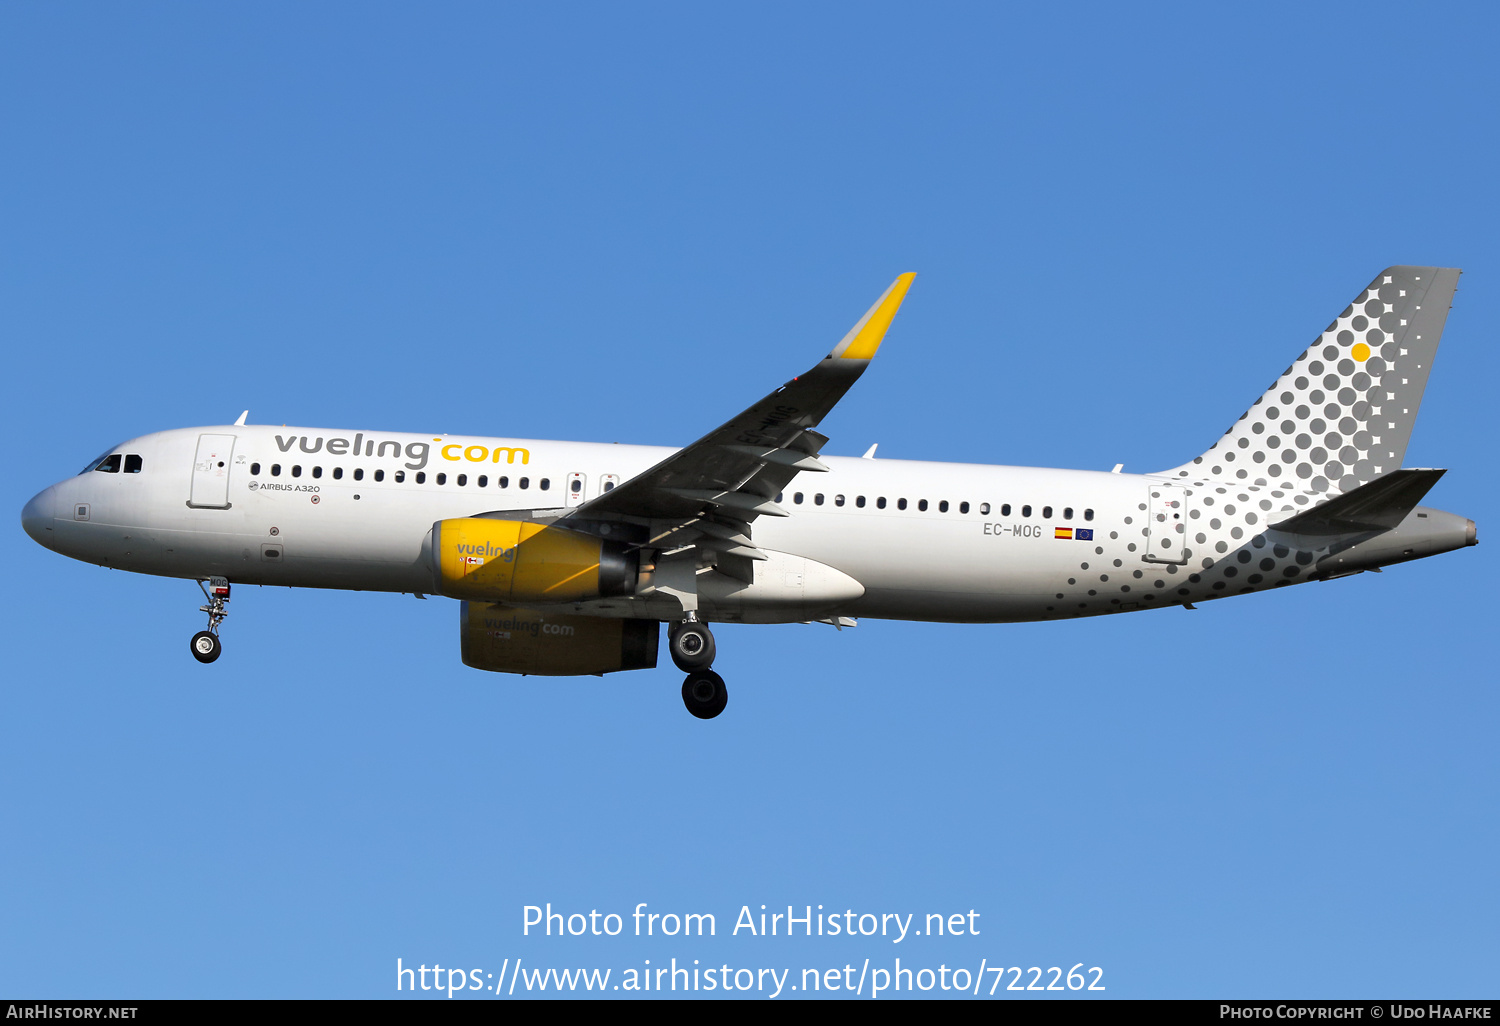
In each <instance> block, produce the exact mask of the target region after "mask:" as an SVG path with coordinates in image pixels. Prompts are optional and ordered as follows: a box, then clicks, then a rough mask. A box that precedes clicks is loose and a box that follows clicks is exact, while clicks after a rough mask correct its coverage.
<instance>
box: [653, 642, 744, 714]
mask: <svg viewBox="0 0 1500 1026" xmlns="http://www.w3.org/2000/svg"><path fill="white" fill-rule="evenodd" d="M667 650H668V651H669V652H671V653H672V662H674V663H676V664H677V668H678V669H679V670H683V671H684V672H686V673H687V680H685V681H683V682H682V704H683V705H685V706H687V711H688V712H690V713H692V714H693V715H694V716H696V717H698V718H699V719H700V720H711V719H713V718H714V717H715V716H717V715H719V713H721V712H723V711H724V706H725V705H726V704H727V703H728V702H729V689H728V688H726V687H725V686H724V678H723V677H720V676H719V675H718V674H717V673H714V672H713V671H712V670H710V669H709V667H710V666H712V665H713V662H714V655H715V646H714V636H713V633H712V632H711V631H709V629H708V627H707V626H706V625H705V624H701V623H699V622H698V620H697V618H696V617H693V618H691V619H688V620H684V621H682V622H681V623H674V624H673V625H672V626H671V627H669V628H668V629H667Z"/></svg>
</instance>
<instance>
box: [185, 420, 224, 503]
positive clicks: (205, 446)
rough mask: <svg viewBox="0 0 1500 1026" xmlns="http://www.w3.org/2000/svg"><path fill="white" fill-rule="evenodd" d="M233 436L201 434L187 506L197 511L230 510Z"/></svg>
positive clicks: (194, 459) (194, 460)
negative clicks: (230, 469) (230, 470)
mask: <svg viewBox="0 0 1500 1026" xmlns="http://www.w3.org/2000/svg"><path fill="white" fill-rule="evenodd" d="M234 440H235V436H234V435H199V436H198V453H197V455H196V456H195V457H194V458H193V484H192V491H191V492H190V493H189V496H188V505H189V506H192V507H193V508H194V509H228V508H229V467H230V463H231V460H230V457H232V456H233V455H234Z"/></svg>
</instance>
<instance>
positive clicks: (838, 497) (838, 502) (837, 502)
mask: <svg viewBox="0 0 1500 1026" xmlns="http://www.w3.org/2000/svg"><path fill="white" fill-rule="evenodd" d="M833 504H834V505H835V506H842V505H843V504H844V497H843V496H842V495H835V496H834V497H833Z"/></svg>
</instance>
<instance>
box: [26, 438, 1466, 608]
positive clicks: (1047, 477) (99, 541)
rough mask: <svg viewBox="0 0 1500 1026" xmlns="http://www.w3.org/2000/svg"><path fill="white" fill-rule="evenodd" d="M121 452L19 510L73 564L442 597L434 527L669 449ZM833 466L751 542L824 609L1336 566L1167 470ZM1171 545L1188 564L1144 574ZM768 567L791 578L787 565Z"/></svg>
mask: <svg viewBox="0 0 1500 1026" xmlns="http://www.w3.org/2000/svg"><path fill="white" fill-rule="evenodd" d="M205 438H208V439H210V440H213V439H218V441H216V442H214V443H213V444H210V443H209V442H205V441H204V439H205ZM356 446H357V452H356ZM112 452H115V453H120V454H125V455H126V456H130V455H135V456H139V457H140V461H139V467H140V469H139V472H136V473H126V472H123V470H122V471H121V472H113V473H107V472H102V471H87V472H84V473H82V474H79V475H78V476H76V477H73V478H70V479H68V480H65V481H62V482H60V483H59V484H56V485H54V486H52V487H51V488H48V489H47V490H45V491H44V492H42V493H41V494H40V495H38V496H37V497H36V498H35V499H33V500H32V502H31V503H30V504H28V506H27V508H26V511H25V513H24V514H23V520H24V521H25V524H26V528H27V531H28V532H29V533H31V534H32V536H33V537H35V538H37V540H39V541H41V542H42V543H43V544H44V545H46V546H48V547H49V548H52V549H54V550H56V551H58V552H61V553H63V554H65V555H69V556H72V557H74V558H77V559H82V560H86V561H89V562H94V563H98V564H101V565H105V566H110V567H115V568H118V569H123V570H132V571H137V572H140V573H149V574H157V575H162V576H169V577H184V578H199V579H204V578H210V577H225V578H228V579H229V580H230V581H232V582H234V583H244V584H269V585H286V586H293V587H317V588H343V589H354V590H370V591H391V592H411V593H419V594H427V593H432V592H434V591H435V590H436V589H435V586H434V580H433V571H432V564H431V558H430V553H429V552H428V550H427V546H428V544H429V541H428V539H429V537H430V532H431V530H432V526H433V524H434V522H436V521H439V520H444V519H448V518H458V517H470V516H474V515H476V514H481V513H487V512H495V511H504V510H524V511H527V513H528V514H529V513H530V512H531V511H534V510H563V509H567V508H569V507H571V506H575V505H578V504H579V503H580V502H582V501H585V500H587V499H589V498H592V497H593V496H595V495H597V494H599V491H600V489H601V488H603V487H604V486H605V484H606V483H608V484H614V483H618V482H622V481H625V480H628V479H629V478H631V477H632V476H634V475H637V474H639V473H641V472H642V471H645V470H647V469H648V468H650V467H652V466H653V465H655V464H657V463H658V462H660V461H661V460H662V459H663V458H665V457H666V456H668V455H669V454H670V453H671V452H673V450H672V449H668V448H660V447H653V446H637V445H619V444H596V443H578V442H553V441H540V440H527V439H494V438H474V437H448V436H445V437H435V436H431V435H413V434H402V433H393V432H354V431H329V430H323V429H305V428H289V427H263V426H232V427H214V428H185V429H181V430H175V431H165V432H161V433H157V434H152V435H147V436H144V437H141V438H138V439H134V440H132V441H130V442H127V443H125V444H123V445H121V446H117V447H116V448H115V449H114V450H112ZM208 457H212V458H211V459H210V458H208ZM823 462H824V463H826V464H827V466H828V467H829V472H827V473H802V474H799V475H798V476H797V477H796V478H795V479H794V480H793V482H792V483H791V485H790V486H788V488H787V490H786V492H785V493H784V495H783V496H782V497H781V499H780V504H781V505H782V506H783V507H784V508H785V509H786V510H787V511H788V512H790V514H791V515H790V516H787V517H772V516H762V517H760V518H759V519H757V520H756V521H755V524H754V529H753V530H754V542H755V544H756V546H758V547H760V548H762V549H766V550H770V551H772V552H774V553H791V554H795V555H796V556H798V557H802V558H805V559H807V560H812V561H816V563H819V564H823V565H826V566H828V567H832V568H834V569H835V570H837V571H840V572H841V573H842V574H844V575H847V576H848V577H850V578H853V579H854V580H855V581H857V582H858V583H859V585H862V586H863V594H862V595H859V596H858V597H857V598H851V599H849V600H847V601H844V602H842V603H841V604H840V606H839V607H838V608H831V609H827V610H823V611H820V613H819V615H838V616H855V617H857V616H869V617H883V618H891V619H908V620H940V621H955V622H1000V621H1020V620H1040V619H1054V618H1062V617H1071V616H1080V615H1094V614H1098V613H1110V612H1121V611H1125V610H1129V609H1140V608H1150V607H1153V606H1157V605H1169V604H1182V603H1187V602H1193V601H1201V600H1204V599H1209V598H1217V597H1221V596H1224V595H1230V594H1239V593H1242V592H1245V591H1257V590H1265V589H1269V588H1271V587H1273V586H1275V585H1280V584H1290V583H1297V582H1300V581H1303V580H1306V579H1308V575H1309V573H1311V572H1313V570H1314V569H1315V567H1314V563H1315V561H1316V560H1317V559H1318V558H1321V557H1322V556H1323V555H1325V554H1326V550H1317V549H1311V548H1306V547H1305V542H1304V547H1299V545H1298V544H1297V543H1296V540H1295V539H1279V538H1278V537H1277V536H1276V532H1275V531H1274V528H1273V527H1272V525H1273V524H1274V521H1275V520H1276V519H1278V518H1279V517H1281V516H1285V515H1289V514H1290V513H1291V512H1295V511H1298V510H1301V509H1303V508H1306V505H1307V504H1308V503H1309V502H1312V501H1313V500H1314V498H1315V497H1314V496H1313V495H1312V494H1311V493H1300V492H1283V491H1281V490H1272V489H1269V488H1266V487H1260V488H1254V487H1248V486H1246V485H1244V484H1243V483H1239V484H1235V483H1230V482H1216V481H1209V480H1186V479H1177V480H1169V479H1168V478H1166V477H1165V476H1164V475H1151V476H1141V475H1128V474H1112V473H1103V472H1095V471H1079V470H1053V469H1040V468H1027V467H1005V466H981V465H969V464H955V463H925V462H914V461H907V460H885V459H852V458H841V457H825V458H824V460H823ZM217 463H221V464H222V466H215V465H214V464H217ZM131 465H133V464H131ZM377 477H379V478H380V480H376V478H377ZM356 478H357V479H356ZM398 478H399V479H398ZM481 479H482V482H483V483H481ZM575 482H576V484H575ZM1164 487H1165V488H1169V489H1172V490H1173V491H1172V492H1171V494H1172V495H1175V496H1177V497H1178V498H1179V500H1180V502H1179V505H1178V506H1176V507H1173V509H1174V510H1175V512H1174V513H1172V514H1171V516H1172V517H1173V518H1177V519H1178V523H1177V524H1173V523H1171V522H1169V521H1167V520H1166V519H1164V518H1163V519H1159V520H1158V526H1157V527H1155V528H1154V530H1155V531H1156V535H1155V536H1154V537H1153V535H1152V533H1151V532H1152V530H1153V528H1152V526H1151V524H1150V523H1149V521H1148V516H1154V515H1155V514H1156V513H1157V512H1158V511H1157V510H1156V508H1155V507H1153V506H1150V505H1149V504H1150V503H1151V502H1152V501H1153V500H1152V492H1153V489H1157V490H1158V492H1159V490H1160V489H1163V488H1164ZM1148 510H1149V512H1148ZM1428 514H1431V515H1432V516H1434V517H1438V518H1448V520H1451V521H1454V522H1455V523H1457V522H1458V518H1455V517H1452V516H1451V515H1449V514H1443V513H1438V512H1437V511H1423V514H1422V515H1423V519H1424V520H1426V519H1427V516H1428ZM1434 523H1435V522H1434ZM1443 523H1444V527H1445V528H1452V527H1453V525H1451V524H1449V523H1448V521H1444V522H1443ZM1463 523H1467V522H1463ZM1453 529H1454V530H1458V532H1459V533H1458V535H1456V537H1458V538H1459V540H1458V541H1456V542H1455V543H1454V544H1452V545H1448V544H1446V543H1444V544H1443V545H1442V546H1441V547H1440V548H1438V549H1434V550H1433V551H1441V550H1442V549H1444V548H1449V547H1454V548H1456V547H1460V546H1461V545H1463V544H1465V542H1464V541H1463V540H1462V530H1461V528H1453ZM1173 531H1175V532H1176V535H1175V538H1171V537H1168V534H1169V533H1170V532H1173ZM1470 531H1471V532H1472V527H1471V528H1470ZM1450 533H1451V532H1450ZM1157 544H1159V545H1161V546H1162V547H1163V548H1166V549H1168V550H1169V551H1168V552H1167V553H1166V557H1165V558H1170V559H1173V560H1176V561H1174V562H1150V561H1147V560H1146V558H1145V556H1146V553H1147V552H1148V551H1150V550H1151V547H1152V546H1153V545H1157ZM1420 554H1421V555H1427V554H1430V552H1426V551H1424V552H1422V553H1420ZM1393 561H1394V560H1393ZM759 566H760V567H761V568H764V569H762V570H761V571H759V572H763V573H766V572H770V573H775V572H779V567H778V565H777V564H776V563H775V562H774V561H773V562H772V564H770V565H769V566H768V565H767V564H766V563H761V564H759ZM626 607H627V608H628V607H629V603H626ZM616 608H618V605H617V606H616ZM702 612H703V614H704V617H705V618H706V619H710V620H726V619H754V620H756V621H759V622H773V621H776V620H800V619H807V618H808V615H809V613H808V610H807V609H806V608H804V607H801V606H796V607H790V606H789V607H788V608H786V609H785V610H783V611H781V612H779V613H778V612H777V610H775V609H774V608H759V609H757V611H756V612H755V613H754V615H744V614H743V613H742V612H740V611H738V607H736V608H730V607H728V606H726V607H725V608H724V609H721V610H716V609H715V608H713V604H712V600H711V598H710V600H709V601H708V602H707V603H706V604H705V606H704V607H703V609H702ZM603 615H627V616H628V615H651V614H650V612H649V610H648V609H647V608H646V607H644V606H642V607H640V608H639V609H637V610H636V611H626V612H623V613H622V612H619V611H616V612H612V613H611V612H608V611H603Z"/></svg>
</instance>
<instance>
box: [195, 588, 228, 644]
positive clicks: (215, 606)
mask: <svg viewBox="0 0 1500 1026" xmlns="http://www.w3.org/2000/svg"><path fill="white" fill-rule="evenodd" d="M198 587H199V588H200V589H201V590H202V591H203V597H204V598H206V599H208V605H206V606H199V607H198V610H199V612H203V613H207V614H208V630H206V631H199V632H198V633H197V634H194V635H193V640H192V641H191V642H189V645H190V646H191V648H192V650H193V658H194V659H196V660H198V661H199V662H200V663H211V662H213V661H214V660H215V659H217V658H219V653H221V652H223V651H224V646H223V645H222V644H221V643H220V642H219V624H221V623H223V622H224V618H225V617H226V616H228V615H229V612H228V611H227V610H226V609H225V608H224V607H225V606H227V605H228V604H229V580H228V579H227V578H224V577H210V578H209V579H208V582H207V584H206V585H205V583H204V582H203V581H199V582H198Z"/></svg>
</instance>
